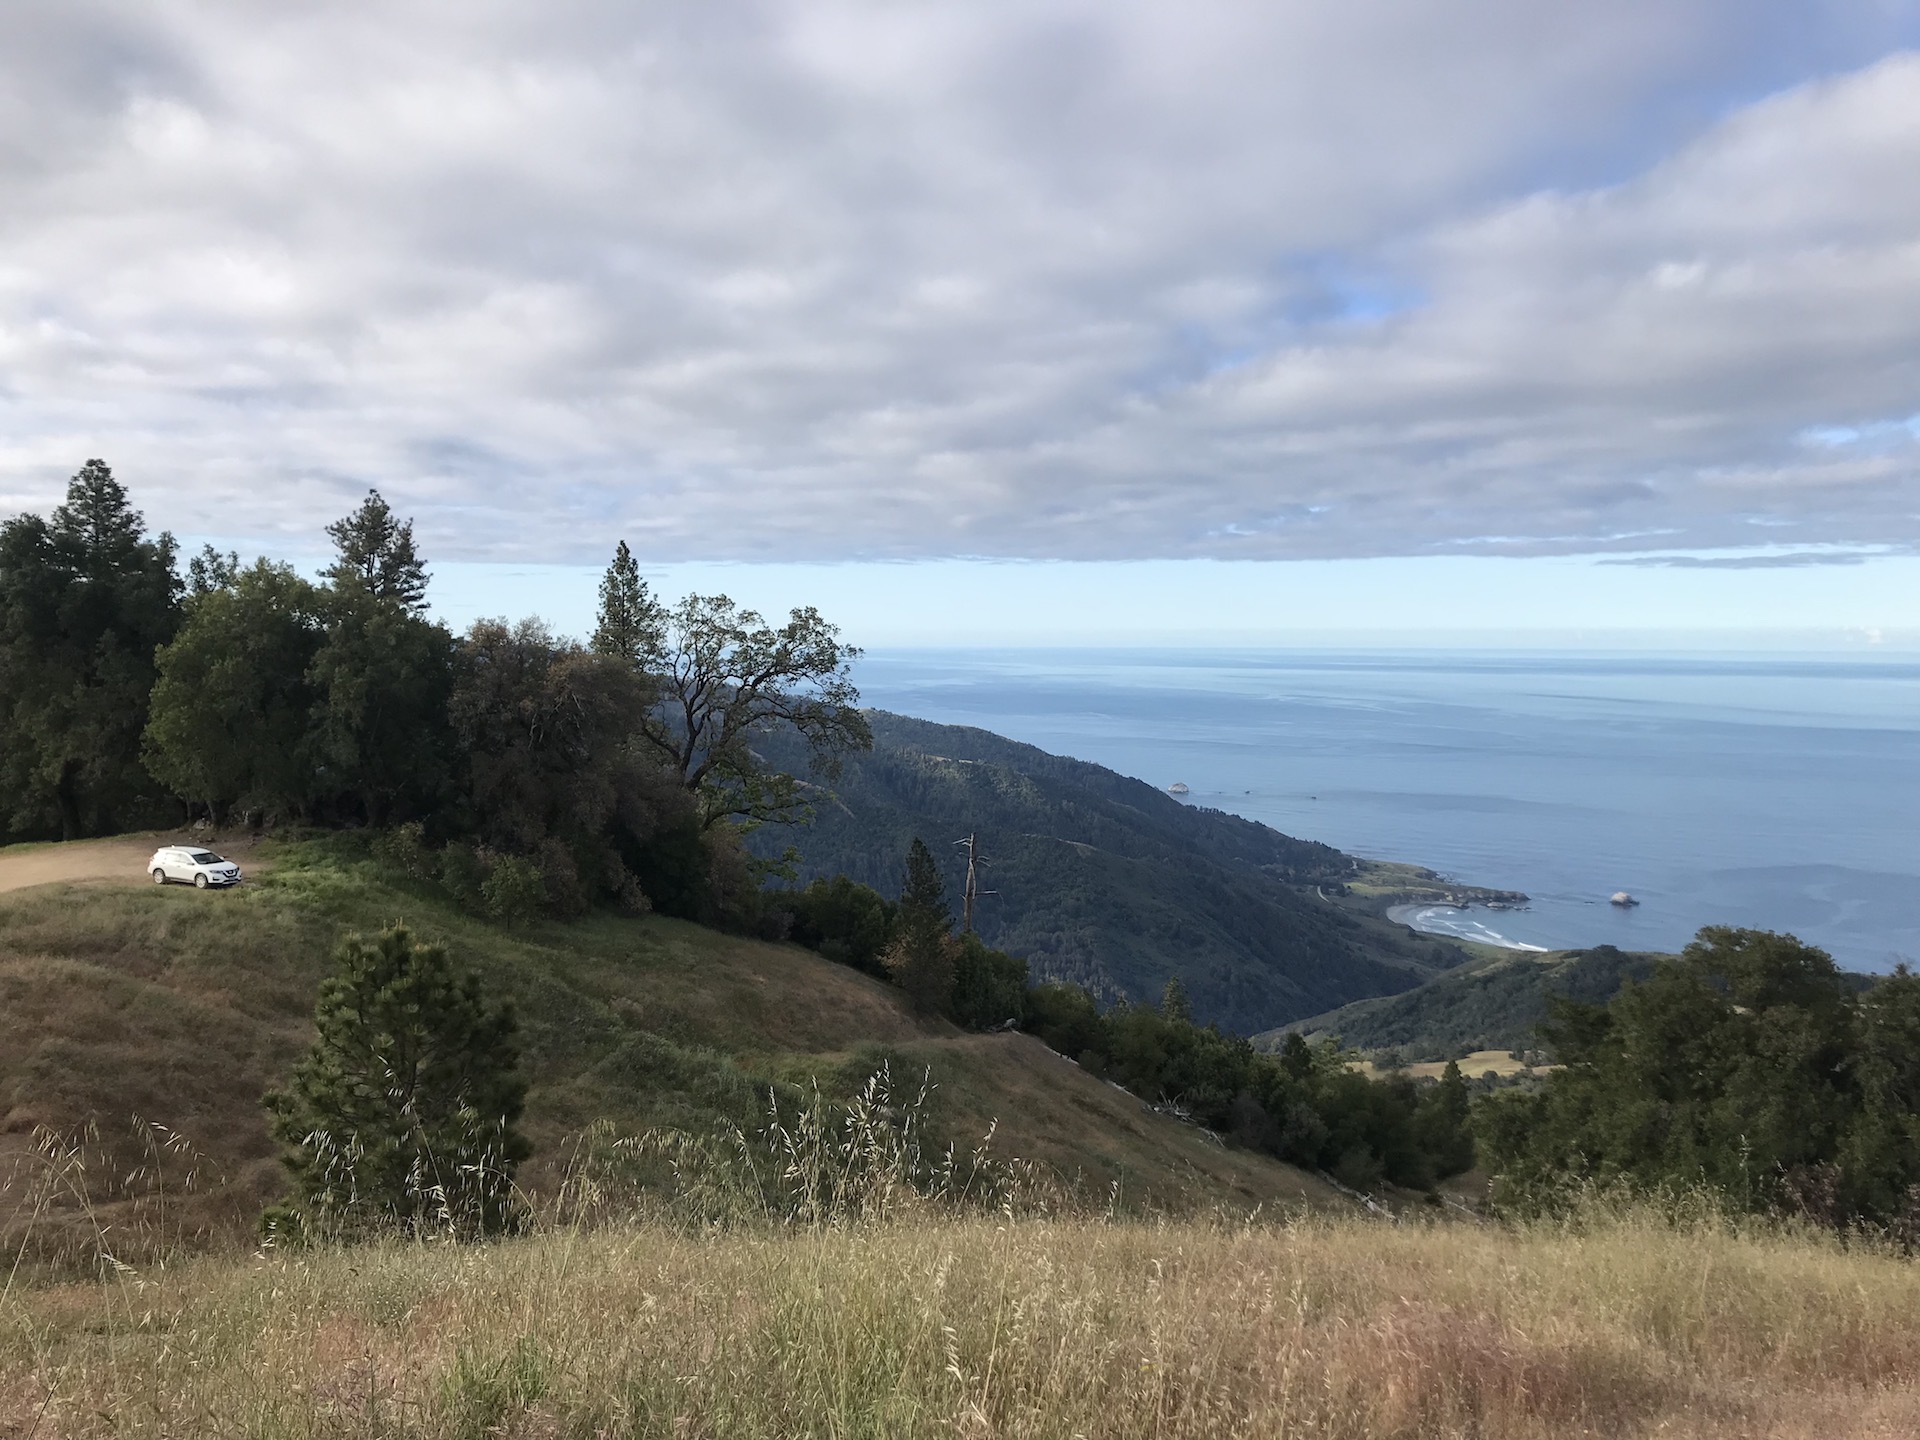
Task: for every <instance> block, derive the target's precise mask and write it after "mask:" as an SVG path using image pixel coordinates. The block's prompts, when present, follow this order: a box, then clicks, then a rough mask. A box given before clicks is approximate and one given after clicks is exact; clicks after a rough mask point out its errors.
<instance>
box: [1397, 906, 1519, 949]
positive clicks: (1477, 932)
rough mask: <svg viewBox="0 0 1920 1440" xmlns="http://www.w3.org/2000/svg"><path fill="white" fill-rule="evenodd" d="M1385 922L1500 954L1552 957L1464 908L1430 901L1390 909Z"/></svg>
mask: <svg viewBox="0 0 1920 1440" xmlns="http://www.w3.org/2000/svg"><path fill="white" fill-rule="evenodd" d="M1387 919H1389V920H1391V921H1393V922H1394V924H1396V925H1405V926H1407V927H1408V928H1409V929H1413V930H1418V931H1419V932H1420V933H1421V934H1422V935H1444V936H1446V937H1447V938H1448V939H1450V940H1468V941H1471V942H1473V943H1474V944H1476V945H1494V946H1498V947H1499V948H1500V949H1502V950H1524V951H1527V952H1529V953H1531V954H1535V955H1549V954H1552V953H1553V952H1552V951H1551V950H1550V949H1548V947H1547V946H1545V945H1532V944H1529V943H1528V942H1527V941H1525V940H1515V939H1514V938H1513V937H1512V936H1510V935H1502V934H1501V933H1500V932H1499V931H1498V930H1495V929H1493V928H1492V927H1491V926H1489V925H1484V924H1482V923H1481V922H1480V921H1478V920H1475V919H1473V918H1472V916H1471V913H1470V911H1469V909H1468V907H1466V906H1463V905H1435V904H1433V903H1432V902H1430V901H1422V902H1419V903H1416V904H1408V905H1393V906H1390V907H1388V909H1387Z"/></svg>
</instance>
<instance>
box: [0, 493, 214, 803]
mask: <svg viewBox="0 0 1920 1440" xmlns="http://www.w3.org/2000/svg"><path fill="white" fill-rule="evenodd" d="M144 524H145V522H144V521H143V520H142V519H141V516H140V512H139V511H137V510H135V509H134V508H133V506H132V505H131V504H130V503H129V502H128V498H127V492H126V490H125V489H124V488H123V487H122V486H121V485H120V483H119V482H118V481H117V480H115V479H114V478H113V471H112V470H111V469H109V468H108V467H107V465H106V463H105V462H104V461H101V460H89V461H87V463H86V464H85V465H84V466H82V467H81V469H80V472H79V473H78V474H77V475H75V476H74V477H73V480H72V483H71V484H69V485H68V487H67V497H66V503H65V504H63V505H61V506H60V507H59V508H58V509H56V510H55V511H54V512H53V516H52V518H51V520H46V519H42V518H41V517H40V516H38V515H34V514H26V515H19V516H15V517H14V518H13V519H11V520H8V521H6V522H5V523H4V524H0V838H3V837H5V835H6V833H7V831H9V830H16V831H18V832H19V833H21V834H23V835H54V834H57V835H59V836H60V837H61V838H62V839H67V840H71V839H74V838H76V837H77V836H80V835H86V834H98V833H101V832H103V831H104V832H111V831H114V830H125V829H131V828H133V827H134V826H136V825H139V824H140V823H142V822H143V821H144V822H145V823H147V824H153V823H156V822H157V821H159V820H161V819H162V817H163V816H165V815H166V813H167V812H168V810H170V809H171V807H170V806H167V805H166V804H165V801H164V798H163V796H162V794H161V791H160V787H159V786H158V785H156V784H155V783H154V781H153V778H152V777H151V776H150V775H148V774H147V772H146V769H145V768H144V767H143V766H142V765H141V763H140V734H141V731H142V730H143V729H144V728H145V726H146V722H147V695H148V692H149V691H150V690H151V689H152V688H153V679H154V651H155V650H156V649H157V648H158V647H159V646H161V645H164V644H166V643H167V641H169V640H170V639H172V638H173V634H174V631H175V630H176V629H177V628H178V626H179V624H180V581H179V579H178V577H177V576H176V575H175V574H174V568H173V567H174V561H175V558H176V557H175V546H174V540H173V537H172V536H171V535H167V534H162V535H160V536H158V537H156V538H153V539H149V538H147V536H146V534H145V530H144Z"/></svg>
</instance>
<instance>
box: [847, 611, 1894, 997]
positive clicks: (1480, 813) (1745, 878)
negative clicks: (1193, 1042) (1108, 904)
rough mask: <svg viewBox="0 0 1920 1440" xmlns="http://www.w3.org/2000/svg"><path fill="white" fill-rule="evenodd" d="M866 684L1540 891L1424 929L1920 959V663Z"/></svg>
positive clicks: (1487, 879)
mask: <svg viewBox="0 0 1920 1440" xmlns="http://www.w3.org/2000/svg"><path fill="white" fill-rule="evenodd" d="M855 678H856V680H857V682H858V683H859V685H860V688H861V691H862V697H863V700H864V703H867V704H870V705H874V706H877V707H879V708H881V709H886V710H893V711H898V712H900V713H903V714H909V715H916V716H920V717H922V718H924V719H928V720H935V721H940V722H942V723H946V724H959V725H976V726H979V727H981V728H983V729H987V730H992V731H995V732H996V733H999V734H1002V735H1006V736H1008V737H1009V738H1012V739H1015V740H1021V741H1025V742H1027V743H1029V744H1033V745H1038V746H1040V747H1041V748H1042V749H1045V750H1049V751H1053V752H1055V753H1058V754H1065V755H1071V756H1074V757H1076V758H1078V759H1082V760H1089V761H1092V762H1094V763H1097V764H1101V765H1105V766H1108V767H1110V768H1112V769H1114V770H1117V771H1119V772H1121V773H1122V774H1126V775H1131V776H1134V777H1136V778H1138V779H1140V780H1143V781H1146V782H1147V783H1149V784H1152V785H1154V786H1156V787H1158V788H1162V789H1164V788H1166V787H1169V786H1172V785H1174V784H1182V785H1185V786H1186V787H1187V793H1186V794H1185V796H1184V797H1183V798H1184V799H1185V801H1186V802H1187V803H1189V804H1197V805H1207V806H1212V807H1215V808H1218V809H1221V810H1225V811H1229V812H1231V813H1234V814H1237V815H1242V816H1245V817H1246V818H1248V819H1252V820H1257V821H1260V822H1262V823H1264V824H1267V825H1271V826H1273V827H1274V828H1275V829H1278V830H1281V831H1283V832H1285V833H1286V834H1289V835H1294V836H1298V837H1300V838H1303V839H1309V840H1320V841H1324V842H1326V843H1327V844H1330V845H1335V846H1338V847H1339V848H1340V849H1342V850H1345V851H1348V852H1349V853H1352V854H1355V855H1359V856H1363V857H1366V858H1368V859H1374V860H1385V861H1397V862H1403V863H1410V864H1416V865H1422V866H1426V867H1429V868H1431V869H1433V870H1435V871H1437V872H1439V873H1440V874H1442V875H1444V876H1446V877H1447V878H1449V879H1450V880H1454V881H1457V882H1459V883H1462V884H1468V885H1477V886H1485V887H1491V888H1496V889H1507V890H1521V891H1525V892H1526V893H1527V894H1528V895H1529V896H1530V897H1531V903H1530V904H1529V905H1528V906H1527V907H1526V908H1524V909H1519V910H1505V911H1492V910H1487V909H1484V908H1480V907H1474V908H1471V909H1466V910H1451V909H1446V908H1444V907H1431V906H1429V907H1420V908H1419V909H1418V910H1417V911H1415V912H1410V913H1407V914H1405V915H1403V916H1402V918H1403V919H1405V920H1406V921H1407V922H1408V923H1412V924H1414V925H1416V926H1417V927H1418V928H1421V929H1424V930H1429V931H1433V932H1436V933H1445V934H1454V935H1458V936H1461V937H1462V938H1467V939H1475V940H1480V941H1483V942H1486V943H1491V944H1497V945H1505V946H1509V947H1514V948H1523V949H1532V948H1540V949H1565V948H1573V947H1580V946H1589V945H1598V944H1612V945H1618V946H1620V947H1621V948H1623V949H1637V950H1677V949H1679V948H1680V947H1681V946H1683V945H1685V944H1686V942H1687V941H1688V940H1689V939H1690V938H1692V936H1693V934H1694V933H1695V931H1697V930H1698V929H1699V928H1700V927H1701V926H1703V925H1721V924H1723V925H1740V926H1751V927H1756V928H1762V929H1770V930H1781V931H1787V932H1791V933H1793V934H1795V935H1798V936H1799V937H1800V938H1801V939H1803V940H1805V941H1808V942H1809V943H1812V944H1816V945H1819V946H1821V947H1822V948H1824V949H1826V950H1828V951H1829V952H1830V953H1831V954H1832V955H1833V956H1834V957H1835V959H1836V960H1838V961H1839V962H1840V963H1841V964H1842V965H1844V966H1846V967H1848V968H1850V969H1856V970H1870V971H1884V970H1887V969H1890V968H1892V966H1894V965H1895V964H1897V963H1899V962H1900V961H1902V960H1908V961H1912V960H1916V959H1920V822H1917V821H1916V812H1920V655H1915V654H1892V655H1885V656H1880V655H1849V656H1844V657H1837V656H1834V655H1831V654H1828V655H1804V656H1773V657H1769V656H1763V655H1755V654H1753V653H1746V652H1742V653H1737V654H1733V653H1727V654H1713V653H1698V654H1674V653H1670V652H1659V653H1592V652H1567V651H1555V652H1544V651H1543V652H1524V651H1512V650H1500V651H1491V650H1464V649H1463V650H1419V651H1416V650H1399V651H1385V650H1380V651H1372V650H1346V651H1342V650H1318V649H1316V650H1304V649H1302V650H1278V649H1259V650H1251V649H1234V650H1224V649H1199V648H1190V649H1141V650H1112V649H1044V650H1042V649H1032V650H992V651H988V650H905V649H887V650H876V651H873V652H870V653H869V654H867V655H866V656H864V657H863V658H862V659H861V661H860V662H859V665H858V669H857V671H856V674H855ZM983 838H984V839H985V840H986V842H987V843H988V844H989V845H990V844H991V837H983ZM1622 890H1624V891H1626V892H1628V893H1629V894H1631V895H1632V896H1633V897H1634V899H1635V900H1636V901H1637V902H1638V903H1637V904H1636V905H1634V906H1633V907H1631V908H1622V907H1617V906H1614V905H1611V904H1609V903H1608V902H1609V897H1610V896H1612V895H1613V894H1614V893H1615V892H1617V891H1622Z"/></svg>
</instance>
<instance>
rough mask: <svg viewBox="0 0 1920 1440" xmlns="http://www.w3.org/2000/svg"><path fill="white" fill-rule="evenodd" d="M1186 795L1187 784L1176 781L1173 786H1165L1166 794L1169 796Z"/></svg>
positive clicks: (1182, 781)
mask: <svg viewBox="0 0 1920 1440" xmlns="http://www.w3.org/2000/svg"><path fill="white" fill-rule="evenodd" d="M1186 793H1187V782H1186V781H1184V780H1176V781H1174V782H1173V784H1171V785H1169V786H1167V794H1169V795H1184V794H1186Z"/></svg>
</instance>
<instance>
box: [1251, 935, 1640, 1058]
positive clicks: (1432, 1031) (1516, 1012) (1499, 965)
mask: <svg viewBox="0 0 1920 1440" xmlns="http://www.w3.org/2000/svg"><path fill="white" fill-rule="evenodd" d="M1657 958H1658V957H1657V956H1655V955H1650V954H1640V953H1630V952H1627V951H1624V950H1617V949H1615V948H1614V947H1613V946H1611V945H1599V946H1596V947H1594V948H1593V949H1591V950H1556V951H1551V952H1548V953H1544V954H1542V953H1538V952H1535V951H1527V950H1513V951H1505V952H1503V953H1501V954H1498V955H1492V956H1488V957H1486V958H1484V959H1480V960H1475V961H1472V962H1471V963H1469V964H1466V965H1462V966H1461V967H1460V968H1459V969H1457V970H1450V971H1448V972H1447V973H1446V974H1444V975H1439V976H1436V977H1435V978H1434V979H1432V980H1429V981H1428V982H1427V983H1426V984H1424V985H1422V986H1420V987H1419V988H1418V989H1414V990H1408V991H1405V992H1403V993H1401V994H1399V995H1383V996H1380V997H1378V998H1376V999H1371V1000H1359V1001H1355V1002H1354V1003H1352V1004H1350V1005H1343V1006H1341V1007H1340V1008H1338V1009H1336V1010H1330V1011H1328V1012H1327V1013H1326V1014H1324V1015H1314V1016H1311V1017H1309V1018H1308V1019H1305V1020H1299V1021H1295V1022H1294V1023H1293V1024H1291V1025H1286V1026H1282V1027H1280V1028H1278V1029H1275V1030H1271V1031H1268V1032H1266V1033H1264V1034H1261V1035H1257V1036H1255V1037H1254V1040H1255V1043H1256V1044H1263V1045H1276V1044H1278V1043H1279V1042H1280V1041H1282V1040H1283V1039H1284V1038H1285V1037H1286V1036H1287V1034H1288V1033H1289V1032H1293V1031H1298V1032H1299V1033H1300V1034H1302V1035H1307V1036H1314V1035H1337V1036H1339V1037H1340V1040H1341V1042H1342V1043H1343V1044H1345V1045H1347V1046H1349V1047H1351V1048H1353V1049H1356V1050H1380V1049H1386V1048H1393V1049H1397V1050H1399V1051H1401V1052H1402V1057H1403V1058H1405V1059H1407V1060H1413V1061H1421V1060H1453V1059H1458V1058H1460V1057H1462V1056H1465V1055H1469V1054H1472V1053H1473V1052H1475V1051H1478V1050H1521V1049H1526V1048H1528V1047H1530V1046H1533V1045H1535V1044H1537V1043H1538V1039H1537V1037H1536V1036H1535V1033H1534V1029H1535V1027H1536V1026H1537V1025H1539V1023H1540V1022H1541V1021H1542V1020H1545V1019H1546V1018H1547V997H1548V996H1549V995H1564V996H1566V997H1567V998H1568V999H1572V1000H1582V1001H1586V1002H1587V1003H1589V1004H1602V1003H1604V1002H1605V1001H1607V1000H1610V999H1612V998H1613V994H1614V992H1615V991H1617V990H1618V989H1619V988H1620V985H1621V982H1622V981H1625V980H1629V979H1633V980H1643V979H1645V978H1646V977H1647V976H1648V975H1651V974H1652V973H1653V965H1654V961H1655V960H1656V959H1657Z"/></svg>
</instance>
